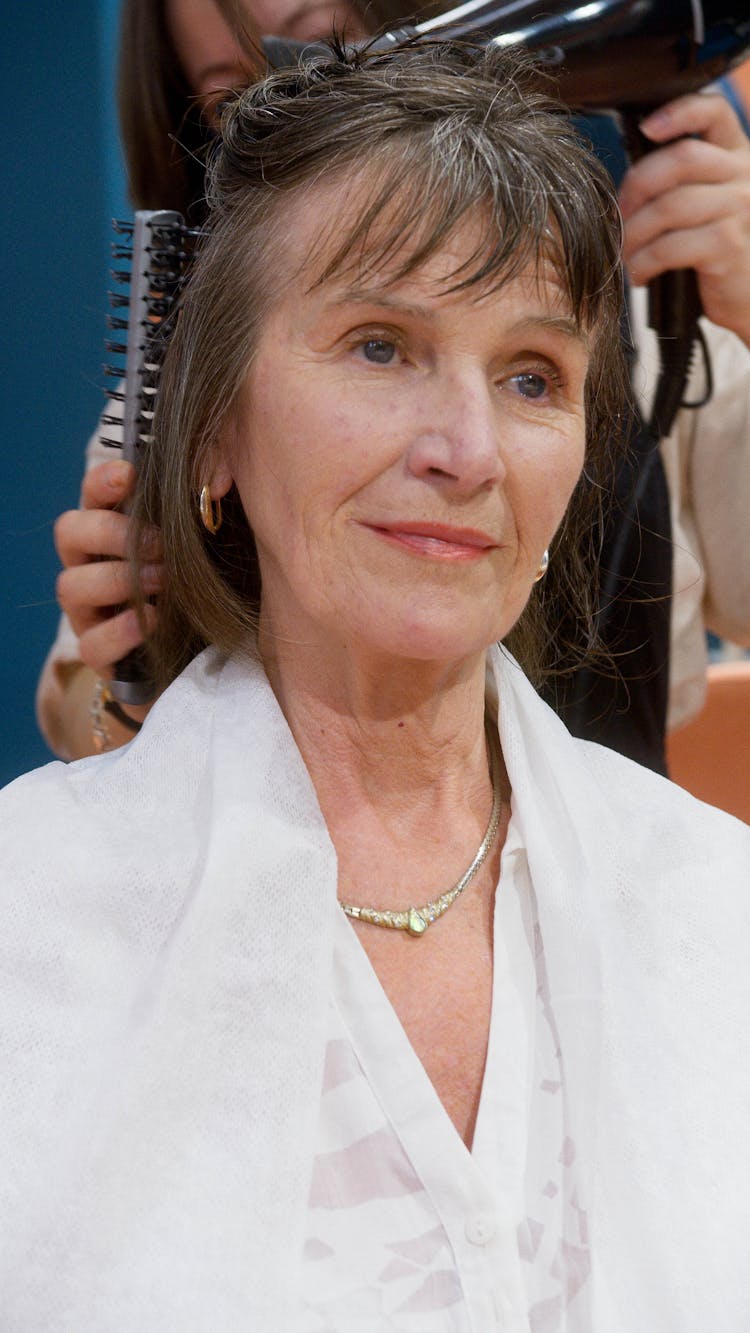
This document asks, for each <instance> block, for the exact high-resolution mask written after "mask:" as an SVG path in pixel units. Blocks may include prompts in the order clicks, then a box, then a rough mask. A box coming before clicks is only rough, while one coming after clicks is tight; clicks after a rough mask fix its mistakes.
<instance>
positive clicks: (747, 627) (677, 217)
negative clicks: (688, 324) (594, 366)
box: [621, 94, 750, 675]
mask: <svg viewBox="0 0 750 1333" xmlns="http://www.w3.org/2000/svg"><path fill="white" fill-rule="evenodd" d="M643 129H644V131H645V132H646V133H647V135H648V137H649V138H651V139H652V140H653V141H654V143H655V144H656V143H657V142H664V144H665V146H664V147H659V148H656V149H655V151H654V152H652V153H650V154H649V155H647V157H645V158H643V159H642V160H641V161H640V162H639V163H637V165H636V166H635V167H633V168H631V170H630V171H629V173H628V175H627V176H626V178H625V181H624V183H623V187H622V192H621V203H622V207H623V213H624V216H625V256H626V261H627V263H628V266H629V269H630V274H631V278H632V280H633V282H634V284H635V285H638V284H640V283H645V282H647V281H648V280H649V279H650V278H651V277H654V276H656V275H657V274H658V273H661V272H662V271H663V270H665V269H667V268H678V267H681V266H692V267H693V268H695V269H696V271H697V273H698V280H699V284H700V290H701V298H702V301H703V306H704V309H705V312H706V315H707V316H708V318H709V319H710V320H711V321H712V323H713V324H714V325H718V326H720V327H718V328H712V327H711V326H710V325H707V326H706V329H705V332H706V336H707V338H708V343H709V350H710V354H711V360H712V365H713V373H714V395H713V398H712V399H711V400H710V401H709V402H708V404H707V405H706V406H705V407H703V408H701V409H700V410H699V411H694V412H690V411H685V412H680V413H678V415H677V419H676V421H675V427H674V430H673V431H672V434H671V436H670V438H669V440H666V441H663V443H662V454H663V457H664V462H665V466H666V467H667V474H668V477H669V484H670V494H671V500H672V523H673V531H674V535H675V540H676V544H677V550H676V553H675V580H676V584H675V609H674V613H673V617H672V628H673V675H674V672H675V669H676V670H677V674H679V667H678V666H677V667H676V664H678V663H679V661H680V660H681V656H683V657H686V658H690V659H691V661H693V662H694V661H697V662H698V663H699V664H700V663H701V661H702V652H703V649H702V631H703V628H704V627H708V628H710V629H713V630H715V631H716V633H718V634H720V635H721V636H722V637H725V638H729V639H732V640H734V641H736V642H738V643H744V644H750V556H749V554H748V544H747V531H748V527H747V524H748V513H750V351H749V350H748V349H750V140H749V139H748V137H747V136H746V135H745V133H744V132H743V130H742V128H741V126H740V123H739V121H738V119H737V116H736V115H735V113H734V111H733V110H732V108H731V106H730V105H729V104H728V102H727V101H726V100H725V99H724V98H723V97H721V96H719V95H712V94H700V95H697V96H691V97H683V98H679V99H678V100H677V101H675V102H672V103H670V104H669V105H668V106H666V107H664V108H663V109H662V111H661V112H658V113H656V114H655V115H654V116H651V117H649V119H648V120H647V121H645V123H644V125H643ZM679 135H698V136H700V137H699V138H687V139H683V140H681V141H680V142H678V143H668V142H667V141H668V140H671V139H673V138H675V137H676V136H679ZM721 326H723V328H722V327H721ZM734 335H737V336H734ZM651 337H652V335H650V334H646V333H644V331H642V330H641V331H640V333H639V335H638V342H639V345H640V347H641V353H642V354H643V351H644V347H645V345H646V340H647V339H648V338H651ZM743 343H744V344H745V345H744V346H743ZM693 380H694V382H693V383H692V384H691V386H690V392H689V394H688V397H693V398H695V397H699V396H700V392H701V389H702V386H703V371H702V365H701V362H700V358H697V359H696V365H695V368H694V376H693ZM698 591H701V592H702V598H701V599H700V600H701V604H700V605H697V604H696V605H695V607H694V612H693V611H691V610H690V607H691V606H692V603H693V602H694V601H695V598H696V592H698ZM678 603H679V605H678ZM691 644H692V645H693V646H692V647H691V646H690V645H691Z"/></svg>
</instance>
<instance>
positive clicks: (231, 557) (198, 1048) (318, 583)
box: [0, 45, 750, 1333]
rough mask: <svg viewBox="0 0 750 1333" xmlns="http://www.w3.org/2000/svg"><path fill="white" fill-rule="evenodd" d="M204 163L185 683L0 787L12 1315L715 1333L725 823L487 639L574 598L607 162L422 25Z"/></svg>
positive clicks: (188, 344)
mask: <svg viewBox="0 0 750 1333" xmlns="http://www.w3.org/2000/svg"><path fill="white" fill-rule="evenodd" d="M210 198H211V200H212V235H211V238H210V240H209V241H208V243H207V245H206V247H205V250H204V252H203V254H202V255H201V257H200V259H199V260H198V261H197V264H196V269H195V273H194V276H193V278H192V280H191V284H190V288H189V290H188V293H187V297H186V301H185V304H184V307H183V310H182V314H181V318H180V320H179V321H178V325H177V331H176V334H175V337H174V341H173V344H172V346H171V348H170V350H169V354H168V361H167V366H166V369H165V378H164V383H163V389H162V396H161V403H160V408H159V415H158V419H157V422H156V429H155V436H156V441H157V443H156V444H155V445H154V447H153V451H152V452H151V454H150V455H149V462H148V466H147V468H146V471H145V473H144V475H143V482H142V491H141V494H140V497H139V501H138V506H137V510H136V516H137V517H136V524H137V530H138V532H139V533H141V534H142V533H144V532H148V531H149V527H150V524H152V523H154V522H156V523H158V524H159V526H160V527H161V529H162V532H163V534H164V551H165V562H166V567H167V571H168V582H167V588H168V591H167V593H166V594H165V597H164V603H163V607H162V614H161V615H160V617H159V629H158V631H157V634H156V636H155V638H154V658H155V668H156V669H157V671H158V672H159V674H160V676H161V679H162V681H163V682H164V683H166V682H167V680H172V683H171V684H169V686H168V688H166V689H165V691H164V693H163V694H162V696H161V698H160V699H159V701H158V702H157V704H156V706H155V707H154V709H153V710H152V713H151V715H150V717H149V719H148V721H147V723H146V725H145V726H144V728H143V730H142V732H141V734H140V735H139V737H138V738H137V739H136V740H135V741H134V742H133V744H132V745H131V746H129V747H127V748H125V749H123V750H120V751H118V752H116V753H113V754H109V755H104V756H101V757H99V758H97V759H92V760H88V761H85V762H83V763H81V764H75V765H72V766H69V767H67V768H66V767H64V766H62V765H53V766H50V767H48V768H47V769H44V770H41V771H40V772H39V773H37V774H35V775H30V776H29V777H28V778H26V779H21V780H19V782H18V783H17V784H15V786H14V787H11V788H9V789H8V790H7V791H6V793H5V795H4V797H3V801H2V807H1V814H2V821H3V827H4V828H6V829H7V830H8V835H7V840H6V845H5V846H4V848H3V851H2V856H3V865H4V867H5V870H6V876H7V880H8V883H9V891H8V902H9V910H8V912H7V913H6V919H5V921H4V923H3V928H2V932H1V934H0V938H2V941H3V947H4V949H5V951H6V955H7V957H6V961H5V965H4V967H3V970H2V976H3V978H4V980H3V995H2V997H1V998H2V1003H0V1012H2V1014H3V1021H4V1023H5V1024H6V1027H7V1032H8V1044H9V1046H10V1048H11V1049H10V1051H9V1054H8V1056H7V1058H6V1061H5V1065H4V1077H3V1080H2V1083H1V1084H0V1098H2V1103H3V1125H4V1135H3V1149H2V1151H3V1152H4V1153H7V1155H8V1157H7V1161H6V1162H5V1163H4V1165H3V1168H2V1171H1V1172H0V1179H1V1180H2V1190H3V1193H2V1198H1V1199H0V1203H1V1204H2V1211H3V1216H4V1217H5V1218H6V1219H12V1223H10V1224H7V1225H6V1226H5V1227H4V1228H3V1243H2V1244H3V1252H2V1285H3V1314H4V1319H5V1322H6V1324H7V1326H8V1327H9V1328H24V1329H26V1328H47V1327H54V1326H56V1325H57V1326H59V1325H60V1311H61V1310H64V1312H65V1314H64V1316H63V1319H62V1324H63V1326H65V1327H70V1328H75V1329H76V1330H81V1333H86V1331H87V1330H89V1329H92V1330H93V1329H96V1330H97V1333H101V1331H102V1330H108V1329H113V1330H114V1329H116V1330H117V1331H118V1333H123V1331H125V1333H127V1331H128V1330H131V1329H133V1330H135V1329H139V1330H140V1329H142V1328H144V1327H158V1328H159V1329H163V1330H171V1329H175V1330H176V1329H180V1330H183V1329H186V1328H189V1329H196V1330H198V1329H211V1330H213V1329H222V1330H234V1329H238V1330H239V1329H240V1328H253V1329H255V1328H257V1329H263V1330H279V1331H281V1330H283V1331H284V1333H287V1331H288V1330H290V1331H291V1333H308V1330H312V1329H323V1328H326V1329H328V1328H330V1329H335V1330H344V1329H345V1330H347V1333H349V1330H357V1329H369V1330H381V1329H382V1330H385V1329H387V1328H399V1329H411V1330H418V1331H419V1333H432V1330H440V1333H443V1331H444V1330H456V1333H458V1331H459V1330H461V1331H462V1333H463V1331H464V1330H482V1333H485V1330H487V1329H491V1328H514V1329H534V1330H537V1331H538V1330H542V1329H544V1330H557V1329H566V1330H568V1331H569V1333H573V1330H575V1331H576V1333H581V1331H582V1330H587V1331H588V1333H592V1331H593V1330H595V1331H596V1333H602V1330H607V1333H620V1331H621V1330H628V1333H631V1330H632V1333H635V1331H636V1330H638V1333H640V1330H642V1329H644V1328H658V1329H659V1330H660V1333H661V1331H664V1333H672V1331H673V1333H699V1330H700V1333H703V1331H704V1330H705V1328H706V1327H712V1326H713V1327H718V1328H722V1329H727V1330H737V1331H738V1333H739V1330H740V1329H741V1328H744V1327H746V1326H747V1323H748V1317H749V1316H750V1298H749V1297H748V1293H747V1289H746V1284H744V1283H743V1282H741V1281H738V1279H737V1274H738V1273H739V1272H741V1271H742V1268H741V1264H742V1257H743V1254H744V1236H745V1234H746V1229H747V1223H748V1220H749V1219H748V1217H747V1210H748V1203H747V1200H748V1198H750V1190H749V1189H748V1183H750V1182H748V1170H747V1152H746V1150H745V1148H744V1141H745V1136H744V1117H745V1114H746V1107H747V1099H748V1092H749V1091H750V1090H748V1086H747V1083H748V1079H747V1062H746V1061H745V1060H744V1059H743V1056H742V1052H741V1050H740V1043H739V1038H738V1037H737V1036H736V1035H735V1034H738V1033H740V1032H742V1031H743V1028H744V1025H745V1024H746V1022H747V1018H748V1007H749V1006H748V1001H749V999H750V997H749V996H748V979H747V967H746V962H745V952H746V949H745V942H746V940H747V935H748V925H749V924H750V922H749V921H748V918H749V916H750V907H749V906H748V896H747V893H746V878H747V864H748V857H749V855H750V833H749V832H748V830H747V829H746V828H745V827H744V826H743V825H740V824H739V823H737V822H736V821H733V820H731V819H729V818H728V817H726V816H723V815H721V814H719V813H718V812H717V811H713V810H710V809H708V808H706V807H702V806H699V805H698V804H697V803H696V802H694V801H692V800H691V799H690V798H689V797H687V796H686V795H685V794H684V793H681V792H679V791H678V790H677V789H675V788H672V787H671V786H670V785H669V784H668V783H665V782H663V781H662V780H660V779H658V778H656V777H655V776H654V775H652V774H649V773H647V772H645V771H643V770H642V769H641V768H640V767H639V766H637V765H634V764H631V763H629V762H628V761H626V760H624V759H622V758H621V757H619V756H617V755H615V754H612V753H610V752H608V751H606V750H603V749H599V748H598V747H595V746H589V745H587V744H585V743H582V742H576V741H574V740H572V738H571V737H570V736H569V735H568V733H567V732H566V731H565V729H564V727H563V726H562V724H561V723H560V722H559V720H557V719H556V718H555V716H554V714H552V713H551V712H550V711H549V710H548V709H547V707H546V705H544V704H543V703H542V702H541V701H540V700H539V698H538V697H537V696H536V694H535V692H534V690H533V688H532V686H531V684H530V683H529V681H528V680H527V679H526V677H525V675H524V672H523V671H522V669H521V667H520V666H519V665H518V664H517V663H516V662H515V661H514V660H513V659H512V658H511V657H510V656H509V655H508V652H507V650H505V649H502V650H501V649H498V648H497V647H495V646H494V645H495V644H496V641H497V640H498V639H504V640H505V641H506V642H509V643H512V644H513V645H514V647H515V650H516V652H517V653H518V655H519V658H520V659H522V660H523V662H524V663H525V664H526V667H527V669H528V670H530V671H534V672H535V673H538V672H539V671H541V670H542V669H543V668H544V666H545V665H547V666H549V664H550V663H552V662H554V660H555V657H556V651H557V649H556V645H555V643H554V634H553V631H552V628H551V627H550V626H548V625H546V623H545V602H546V600H547V598H548V597H552V598H553V600H554V601H555V602H557V600H558V599H559V597H560V596H562V595H565V596H566V597H567V598H568V600H569V601H571V602H572V599H573V597H574V595H575V593H576V590H577V592H578V594H581V593H582V597H583V608H582V610H581V621H582V625H583V627H584V629H585V620H586V616H585V593H586V578H587V576H586V573H585V571H579V570H576V568H575V565H574V560H575V556H574V553H575V552H577V551H578V550H580V548H581V539H582V533H581V527H582V525H583V526H584V527H585V525H586V524H587V523H590V521H591V519H590V516H589V517H588V518H587V517H586V515H585V513H584V512H582V510H581V507H580V502H581V501H582V500H583V499H584V497H585V496H587V495H591V494H592V488H591V487H590V486H588V487H587V488H586V489H585V490H583V489H582V488H581V486H580V478H581V474H582V470H584V469H585V471H586V473H587V475H588V477H589V478H590V479H593V480H594V481H597V479H598V480H599V481H601V480H602V479H603V477H604V475H605V470H604V462H603V460H602V457H601V454H602V442H603V441H606V440H607V439H608V438H609V437H610V435H611V428H612V420H613V414H614V413H615V412H616V411H617V410H619V406H620V405H621V402H622V396H621V385H622V382H623V377H622V367H621V364H620V354H619V323H618V321H619V309H620V277H619V271H618V264H617V251H618V241H619V233H618V223H617V216H616V206H615V202H614V199H613V197H612V195H611V194H610V192H609V189H608V186H607V184H606V181H605V179H604V177H603V175H602V173H601V171H600V169H599V168H597V167H596V165H595V164H594V163H593V162H592V161H591V160H590V159H589V157H588V156H587V154H586V153H585V152H584V151H583V149H582V148H581V147H580V144H579V143H578V141H577V140H576V139H575V137H574V136H572V134H571V132H570V130H569V128H568V127H567V124H566V121H565V119H564V117H559V116H557V115H556V114H555V113H554V111H553V110H551V109H550V106H549V104H548V102H547V101H546V99H545V97H543V96H542V95H540V93H539V92H538V90H536V88H535V86H534V84H533V81H532V79H531V76H530V75H529V73H528V72H527V71H526V69H525V67H524V66H523V65H521V64H520V63H519V62H518V60H517V58H516V56H515V55H514V54H512V53H509V52H503V51H501V50H490V51H486V52H484V53H483V54H482V55H477V54H476V53H475V52H472V51H467V50H465V49H462V48H460V47H454V46H452V45H445V46H437V47H429V46H427V47H422V48H420V47H418V46H416V47H413V48H411V49H408V50H405V51H401V52H396V53H392V54H390V55H389V56H387V57H386V56H381V57H377V58H373V59H371V60H369V61H364V62H363V63H362V64H361V66H360V65H359V64H357V63H353V62H351V61H348V60H346V59H345V58H344V57H343V56H342V55H341V54H332V55H331V57H330V59H328V60H322V61H318V62H313V63H311V64H310V65H308V66H307V67H306V68H305V69H304V70H300V71H294V72H291V73H289V74H287V75H277V76H275V77H274V78H272V79H269V80H267V81H265V82H264V83H262V84H260V85H259V86H258V87H257V88H255V89H254V90H250V91H248V92H247V93H244V94H243V95H242V96H241V97H240V98H239V100H238V102H237V104H236V106H235V107H234V108H233V110H232V111H231V114H230V115H229V116H228V118H227V120H226V123H225V125H224V144H223V147H222V148H221V151H220V152H219V154H218V156H217V158H216V160H215V162H214V165H213V168H212V175H211V190H210ZM425 201H428V205H429V206H428V207H427V208H425ZM547 548H549V556H548V557H547V556H546V554H545V552H546V550H547ZM547 564H548V569H547V572H546V573H544V570H545V567H546V566H547ZM580 601H581V598H580V596H579V602H580ZM205 644H207V645H213V646H209V647H208V648H207V650H206V651H205V652H203V653H202V654H200V655H199V656H198V657H197V658H196V659H195V660H194V661H192V662H190V664H189V665H188V666H187V667H186V668H185V670H184V671H183V672H182V674H181V675H179V676H178V677H177V678H176V679H172V678H173V677H174V675H175V672H176V671H177V670H178V669H179V668H180V667H181V666H182V665H183V664H184V663H185V662H189V660H190V658H191V657H192V656H193V653H194V652H195V651H196V650H197V649H199V648H201V647H202V646H203V645H205ZM498 723H499V732H498ZM32 810H33V823H30V811H32ZM39 821H41V822H42V824H43V827H44V829H45V842H44V846H45V848H47V849H49V848H51V849H53V854H54V861H51V859H50V854H49V852H48V851H45V850H43V849H42V848H41V847H40V844H39V840H38V838H37V839H32V838H30V834H31V833H33V831H34V830H35V829H36V828H37V826H38V822H39ZM388 913H391V914H394V913H395V914H396V915H395V916H394V915H391V917H390V918H389V917H388V915H387V914H388ZM394 927H395V928H394ZM740 1122H741V1123H740ZM709 1209H710V1215H709V1216H708V1217H707V1216H706V1214H707V1211H708V1210H709Z"/></svg>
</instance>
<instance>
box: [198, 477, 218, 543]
mask: <svg viewBox="0 0 750 1333" xmlns="http://www.w3.org/2000/svg"><path fill="white" fill-rule="evenodd" d="M198 507H199V509H200V514H201V523H202V524H203V526H204V528H206V529H207V530H208V532H210V533H211V534H212V535H213V534H214V533H215V532H218V531H219V528H220V527H221V523H222V517H221V500H212V499H211V491H210V489H209V487H208V486H204V487H203V489H202V491H201V497H200V501H199V506H198Z"/></svg>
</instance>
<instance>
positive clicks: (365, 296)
mask: <svg viewBox="0 0 750 1333" xmlns="http://www.w3.org/2000/svg"><path fill="white" fill-rule="evenodd" d="M343 305H372V306H378V307H380V308H381V309H385V310H393V311H394V313H396V314H400V315H407V316H411V317H412V318H413V319H427V320H431V321H434V320H435V319H436V317H437V312H436V311H435V310H433V309H431V308H430V307H429V306H424V305H418V304H415V303H414V302H413V301H402V300H401V299H400V298H399V297H397V296H388V295H387V294H386V293H385V292H384V291H383V289H382V288H378V287H373V288H366V287H354V288H352V289H351V290H350V291H346V292H342V293H341V294H340V295H339V296H336V297H334V298H333V299H332V300H331V301H330V302H329V303H328V309H333V308H335V307H336V306H343Z"/></svg>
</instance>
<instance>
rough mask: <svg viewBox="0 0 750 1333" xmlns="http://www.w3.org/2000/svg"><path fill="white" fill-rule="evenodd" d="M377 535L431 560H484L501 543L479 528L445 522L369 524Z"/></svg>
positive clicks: (367, 526) (366, 524) (368, 526)
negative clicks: (460, 526)
mask: <svg viewBox="0 0 750 1333" xmlns="http://www.w3.org/2000/svg"><path fill="white" fill-rule="evenodd" d="M363 526H364V527H366V528H369V529H370V531H371V532H374V533H375V534H376V536H378V537H382V538H383V539H384V540H385V541H388V542H391V543H392V544H393V545H395V546H399V547H401V549H402V550H404V551H410V552H412V553H413V554H414V555H420V556H424V557H426V558H427V559H430V560H450V561H468V560H480V559H481V558H482V556H485V555H487V554H488V553H489V552H490V551H494V550H497V547H498V543H497V542H496V541H495V539H494V538H493V537H491V536H490V535H489V533H486V532H482V531H480V530H479V529H477V528H457V527H452V526H449V525H447V524H444V523H407V522H404V523H400V522H398V521H396V522H395V523H387V524H385V523H384V524H379V523H365V524H363Z"/></svg>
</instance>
